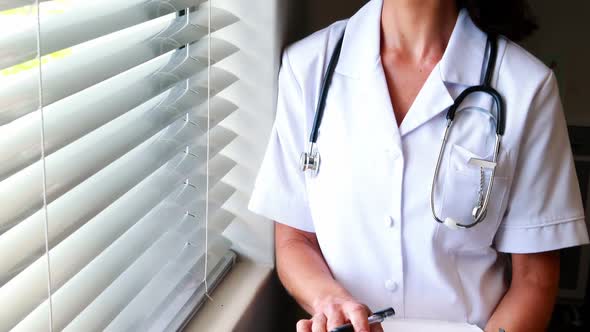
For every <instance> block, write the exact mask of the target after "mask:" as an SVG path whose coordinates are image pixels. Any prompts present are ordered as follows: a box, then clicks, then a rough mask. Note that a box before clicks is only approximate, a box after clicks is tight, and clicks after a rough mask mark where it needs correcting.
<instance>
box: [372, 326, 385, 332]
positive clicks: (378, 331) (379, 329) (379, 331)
mask: <svg viewBox="0 0 590 332" xmlns="http://www.w3.org/2000/svg"><path fill="white" fill-rule="evenodd" d="M371 332H384V331H383V326H381V324H373V325H371Z"/></svg>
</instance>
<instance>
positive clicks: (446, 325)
mask: <svg viewBox="0 0 590 332" xmlns="http://www.w3.org/2000/svg"><path fill="white" fill-rule="evenodd" d="M381 325H382V326H383V330H385V332H482V331H481V329H480V328H478V327H477V326H474V325H469V324H465V323H450V322H445V321H438V320H426V319H391V320H386V321H384V322H383V323H382V324H381Z"/></svg>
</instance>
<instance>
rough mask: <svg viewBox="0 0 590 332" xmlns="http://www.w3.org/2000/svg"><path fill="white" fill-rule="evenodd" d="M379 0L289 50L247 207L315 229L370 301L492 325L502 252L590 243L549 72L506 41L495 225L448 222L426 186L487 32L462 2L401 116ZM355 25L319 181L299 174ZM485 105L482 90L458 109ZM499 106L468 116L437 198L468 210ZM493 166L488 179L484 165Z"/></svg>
mask: <svg viewBox="0 0 590 332" xmlns="http://www.w3.org/2000/svg"><path fill="white" fill-rule="evenodd" d="M381 6H382V0H373V1H371V2H369V3H368V4H367V5H366V6H365V7H363V8H362V9H361V10H360V11H359V12H358V13H357V14H356V15H354V16H353V17H352V18H351V19H350V20H349V21H348V23H345V22H338V23H335V24H334V25H332V26H330V27H329V28H327V29H324V30H322V31H319V32H317V33H315V34H313V35H312V36H310V37H308V38H306V39H304V40H302V41H300V42H298V43H296V44H294V45H293V46H291V47H290V48H289V49H288V50H287V51H286V52H285V54H284V58H283V68H282V71H281V74H280V79H279V99H278V107H277V118H276V122H275V126H274V129H273V131H272V134H271V139H270V144H269V147H268V151H267V154H266V156H265V159H264V161H263V164H262V168H261V170H260V173H259V176H258V179H257V182H256V186H255V189H254V192H253V195H252V200H251V204H250V209H251V210H252V211H254V212H257V213H259V214H261V215H264V216H266V217H268V218H270V219H273V220H276V221H278V222H280V223H284V224H287V225H290V226H292V227H295V228H298V229H302V230H305V231H309V232H315V233H316V235H317V238H318V240H319V243H320V246H321V248H322V252H323V254H324V257H325V259H326V261H327V263H328V265H329V266H330V269H331V271H332V272H333V274H334V276H335V278H336V279H337V280H338V281H339V282H341V283H342V284H343V285H344V286H345V287H346V288H347V289H348V290H349V291H350V292H351V293H352V294H353V295H354V296H356V297H357V298H358V299H359V300H360V301H362V302H364V303H366V304H367V305H369V306H370V307H371V308H373V309H374V310H379V309H383V308H386V307H393V308H395V310H396V313H397V315H396V316H397V317H402V318H403V317H408V318H428V319H439V320H446V321H457V322H468V323H470V324H477V325H478V326H480V327H484V325H485V324H486V322H487V321H488V319H489V318H490V316H491V314H492V313H493V310H494V308H495V306H496V305H497V304H498V302H499V300H500V299H501V298H502V296H503V295H504V293H505V291H506V289H507V285H506V282H505V279H504V273H505V270H506V255H503V254H501V253H533V252H541V251H546V250H553V249H558V248H563V247H568V246H575V245H580V244H585V243H588V234H587V230H586V226H585V224H584V214H583V208H582V202H581V198H580V191H579V187H578V184H577V180H576V174H575V171H574V164H573V160H572V154H571V149H570V146H569V140H568V136H567V129H566V123H565V120H564V115H563V111H562V108H561V103H560V100H559V93H558V89H557V84H556V80H555V77H554V75H553V73H552V72H551V71H550V70H549V69H548V68H547V67H546V66H545V65H543V64H542V63H541V62H540V61H538V60H537V59H535V58H534V57H533V56H531V55H530V54H529V53H527V52H526V51H524V50H523V49H521V48H520V47H519V46H517V45H516V44H514V43H512V42H510V41H508V40H506V39H504V38H500V40H499V49H498V58H497V65H496V69H495V72H494V79H493V85H494V86H495V87H496V88H497V89H498V90H499V92H500V93H501V94H502V95H503V98H504V101H505V104H506V115H507V119H506V133H505V135H504V137H503V141H502V146H501V152H500V156H499V162H498V169H497V176H496V180H495V182H494V187H493V191H492V197H491V201H490V204H489V209H488V213H487V217H486V219H485V221H484V222H483V223H481V224H479V225H477V226H476V227H474V228H471V229H467V230H465V229H461V230H455V231H453V230H450V229H447V228H446V227H445V226H444V225H440V224H437V223H436V222H435V221H434V220H433V218H432V215H431V212H430V206H429V198H430V189H431V181H432V176H433V173H434V167H435V164H436V158H437V156H438V151H439V147H440V142H441V139H442V135H443V131H444V127H445V124H446V120H445V114H446V112H445V111H446V110H447V108H448V107H449V106H450V105H451V104H452V103H453V100H454V98H456V97H457V95H458V94H459V93H460V92H461V91H463V90H464V89H465V88H466V87H468V86H471V85H476V84H479V82H480V79H481V72H482V68H483V66H482V64H483V60H484V55H485V45H486V36H485V34H484V33H483V32H481V31H480V30H479V29H478V28H477V27H476V26H475V25H474V23H473V22H472V21H471V19H470V18H469V15H468V14H467V13H466V12H465V11H462V12H461V13H460V15H459V18H458V20H457V23H456V26H455V28H454V30H453V33H452V36H451V39H450V41H449V44H448V46H447V49H446V51H445V54H444V56H443V58H442V60H441V61H440V63H439V64H437V65H436V67H435V68H434V70H433V71H432V73H431V74H430V76H429V77H428V79H427V81H426V82H425V84H424V86H423V88H422V89H421V91H420V92H419V94H418V96H417V98H416V100H415V101H414V104H413V105H412V106H411V108H410V110H409V112H408V114H407V115H406V117H405V118H404V120H403V122H402V123H401V125H400V126H399V127H398V126H397V125H396V120H395V117H394V113H393V110H392V106H391V102H390V99H389V94H388V89H387V83H386V80H385V76H384V72H383V68H382V65H381V62H380V55H379V48H380V47H379V45H380V14H381ZM346 24H347V28H346V34H345V38H344V45H343V48H342V56H341V59H340V62H339V63H338V66H337V67H336V72H335V75H334V79H333V81H332V85H331V90H330V94H329V96H328V100H327V106H326V110H325V114H324V119H323V122H322V126H321V128H320V134H319V138H318V149H319V152H320V154H321V158H322V161H321V166H320V171H319V174H318V175H317V176H313V175H311V174H310V173H309V172H307V173H306V174H305V175H304V174H303V173H302V172H301V171H300V169H299V154H300V153H301V152H302V151H304V150H305V149H306V146H307V142H308V139H309V133H310V129H311V124H312V121H313V116H314V112H315V105H316V103H317V98H318V94H319V92H318V91H319V86H320V81H321V79H322V77H323V74H324V72H325V69H326V67H327V62H328V61H329V58H330V56H331V54H332V51H333V49H334V46H335V44H336V42H337V40H338V39H339V37H340V35H341V33H342V31H343V29H344V27H345V25H346ZM468 106H469V107H471V109H474V108H483V109H486V110H488V109H490V107H491V100H490V99H489V98H488V97H485V96H473V97H469V98H468V99H467V100H466V101H465V104H464V107H468ZM490 123H491V122H490V117H489V116H488V115H486V114H485V113H484V112H479V111H467V110H466V111H464V112H461V111H460V112H459V113H458V115H457V117H456V121H455V125H454V127H453V129H452V132H451V135H450V138H449V139H450V142H449V144H448V146H447V149H446V151H445V155H444V160H443V164H442V168H441V173H440V176H439V181H438V182H437V183H438V185H437V186H436V190H435V192H436V209H437V211H438V214H439V215H441V216H443V218H444V217H452V218H453V219H459V220H463V221H469V220H470V219H469V218H470V214H471V209H472V208H473V206H474V204H475V200H476V199H477V191H478V188H479V181H480V172H479V168H477V167H474V166H473V165H469V164H468V160H469V159H470V158H472V157H476V158H482V157H483V158H486V159H487V158H489V157H490V156H491V154H492V149H493V143H494V130H493V128H492V127H491V125H490ZM486 176H489V174H487V175H486Z"/></svg>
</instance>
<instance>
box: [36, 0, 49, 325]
mask: <svg viewBox="0 0 590 332" xmlns="http://www.w3.org/2000/svg"><path fill="white" fill-rule="evenodd" d="M39 2H40V0H36V1H35V9H36V10H37V61H39V75H38V83H39V87H38V90H37V92H38V94H39V96H38V98H39V116H40V117H41V169H42V186H43V219H44V223H45V255H46V259H47V294H48V304H49V332H53V298H52V294H51V262H50V255H49V214H48V211H47V165H46V162H45V116H44V114H43V105H44V100H43V96H44V91H43V68H42V65H43V61H42V56H41V7H40V4H39Z"/></svg>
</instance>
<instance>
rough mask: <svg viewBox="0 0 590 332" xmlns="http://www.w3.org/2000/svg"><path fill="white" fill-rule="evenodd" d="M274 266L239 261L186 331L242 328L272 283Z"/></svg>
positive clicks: (197, 331) (221, 330)
mask: <svg viewBox="0 0 590 332" xmlns="http://www.w3.org/2000/svg"><path fill="white" fill-rule="evenodd" d="M272 271H273V268H272V267H271V266H265V265H261V264H256V263H254V262H251V261H246V260H238V261H237V262H236V264H235V265H234V267H233V268H232V269H231V271H230V272H229V273H228V274H227V276H226V277H225V280H223V281H222V282H221V283H220V284H219V286H218V287H217V288H216V289H215V291H214V292H213V294H212V298H213V301H211V300H208V301H207V302H206V303H205V304H204V305H203V307H202V308H201V309H200V310H199V311H198V312H197V313H196V314H195V317H193V319H192V320H191V321H190V322H189V323H188V325H187V326H186V328H185V329H184V331H185V332H199V331H219V332H223V331H234V330H238V327H239V326H240V325H239V324H240V323H241V322H242V321H243V318H244V316H245V315H246V314H247V313H249V312H252V310H253V309H254V307H253V305H255V302H257V301H256V300H257V298H258V297H259V296H260V293H261V292H262V290H263V289H264V287H265V286H267V284H268V283H269V282H270V280H271V276H272Z"/></svg>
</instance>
